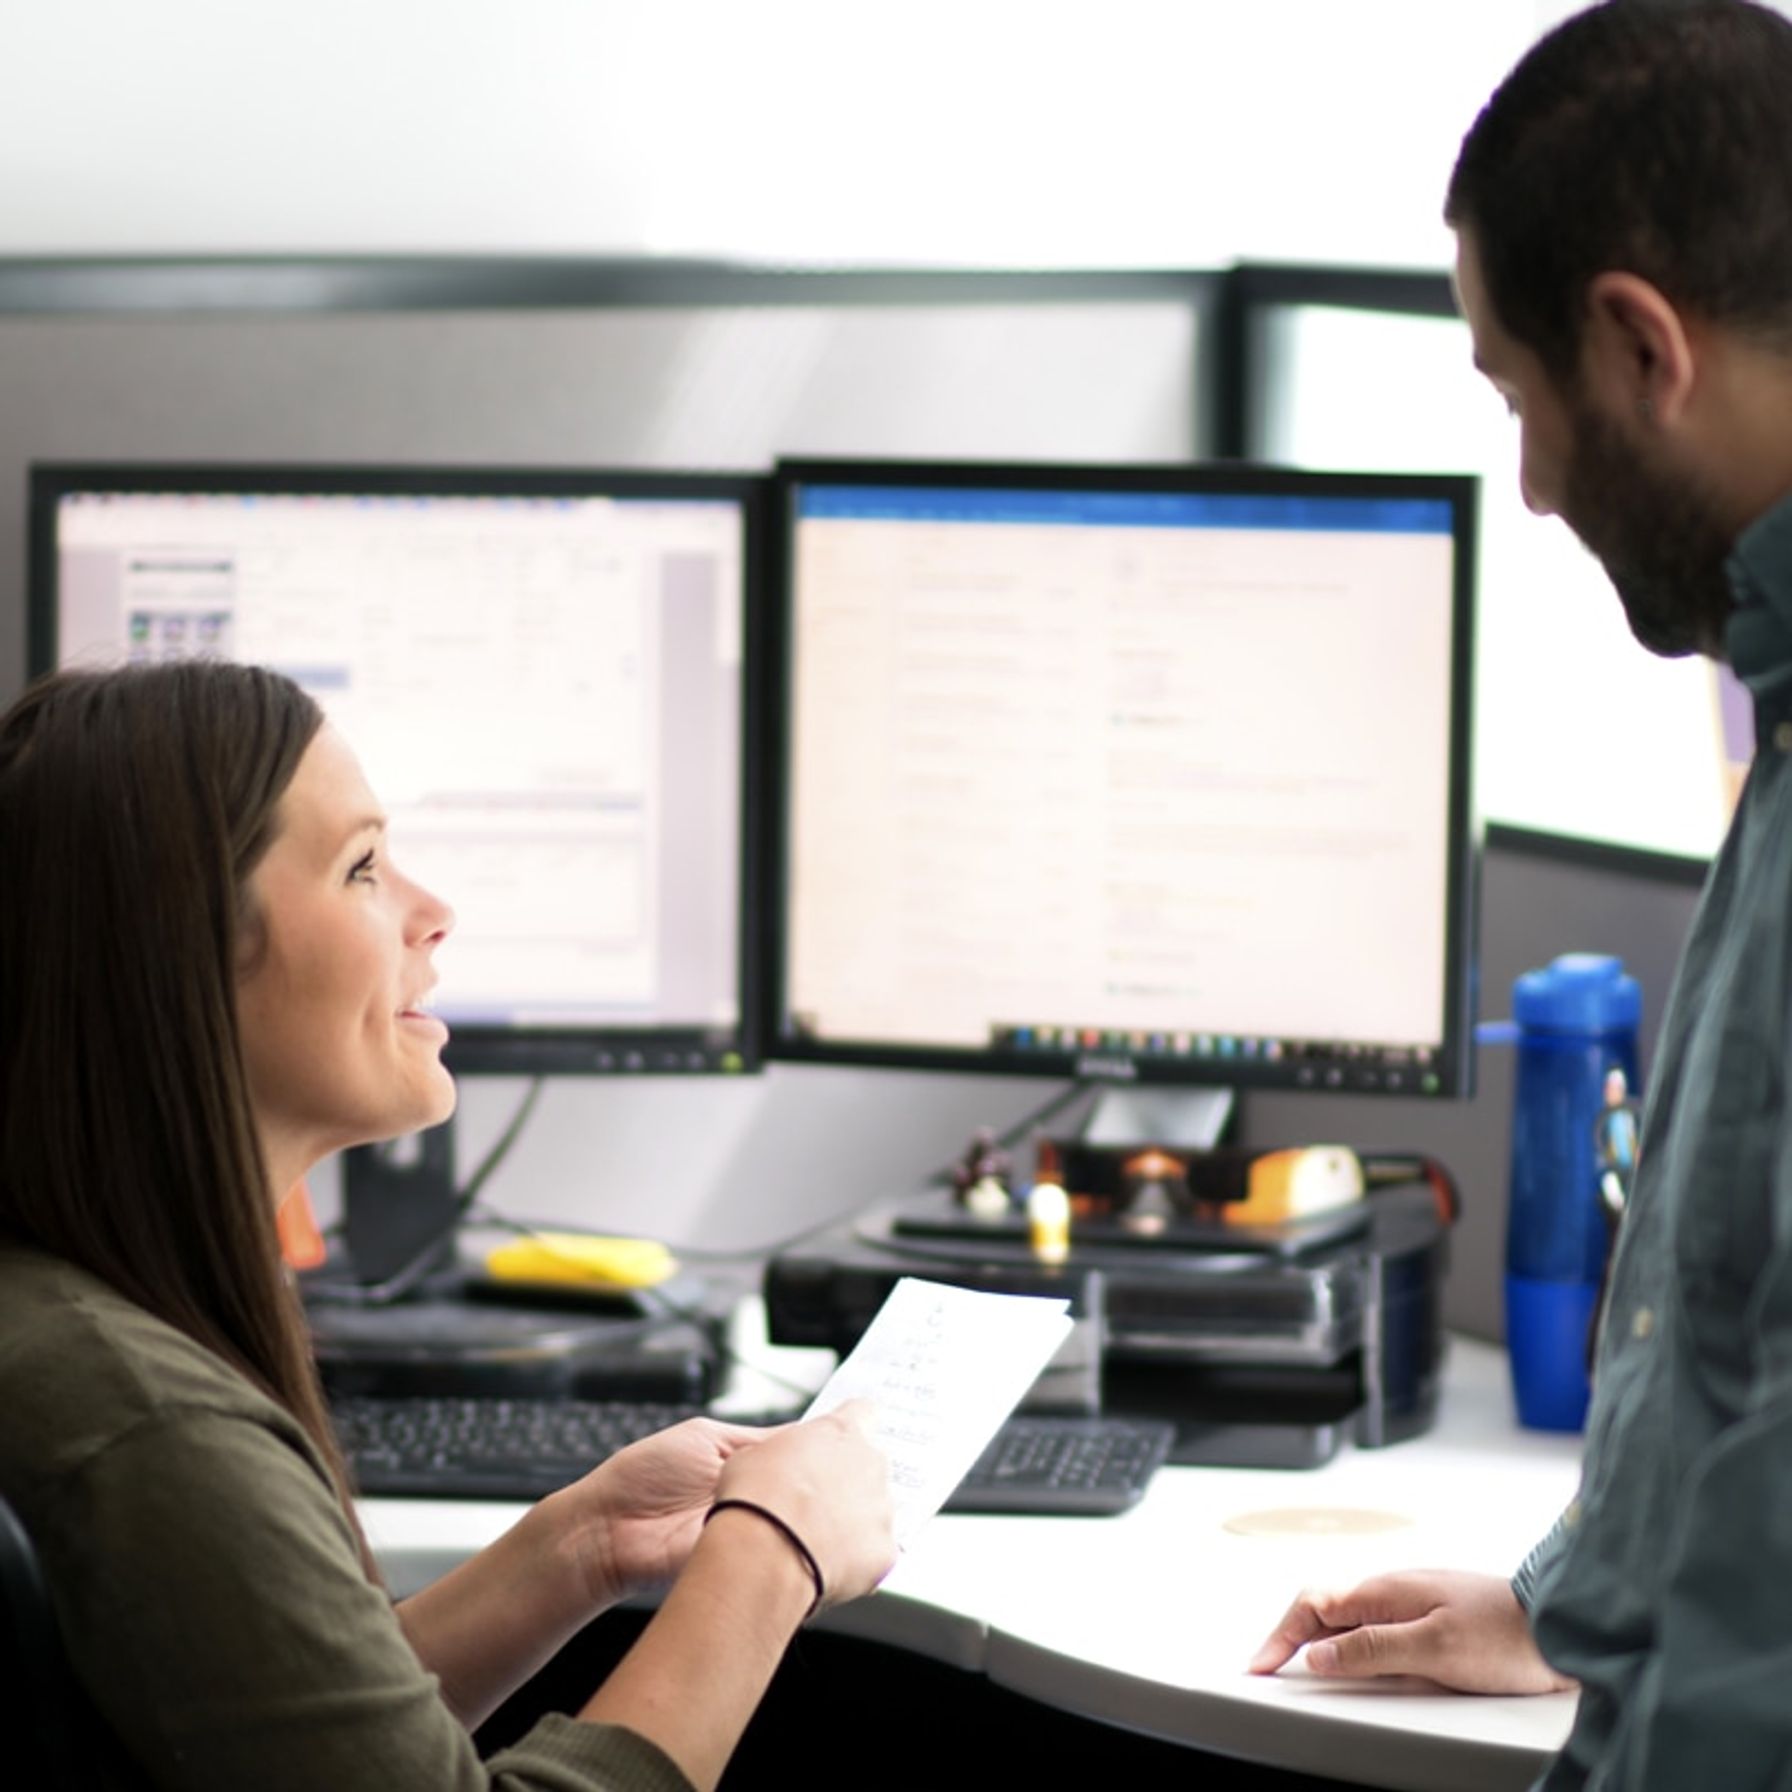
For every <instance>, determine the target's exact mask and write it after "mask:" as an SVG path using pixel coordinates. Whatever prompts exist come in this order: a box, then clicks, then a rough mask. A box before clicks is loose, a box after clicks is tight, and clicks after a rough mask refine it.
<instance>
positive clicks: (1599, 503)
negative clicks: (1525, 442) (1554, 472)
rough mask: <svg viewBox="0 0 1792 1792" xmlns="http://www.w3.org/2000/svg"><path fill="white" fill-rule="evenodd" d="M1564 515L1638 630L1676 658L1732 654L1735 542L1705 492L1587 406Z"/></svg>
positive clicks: (1581, 408)
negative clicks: (1672, 474) (1729, 566)
mask: <svg viewBox="0 0 1792 1792" xmlns="http://www.w3.org/2000/svg"><path fill="white" fill-rule="evenodd" d="M1571 423H1572V428H1573V436H1572V441H1573V447H1572V449H1571V451H1570V454H1569V460H1568V467H1567V472H1566V477H1565V479H1564V484H1563V492H1562V503H1561V507H1560V508H1561V514H1562V520H1563V521H1564V522H1565V523H1567V525H1568V526H1569V528H1571V529H1572V530H1573V531H1574V533H1575V534H1576V535H1578V536H1579V537H1580V539H1581V540H1582V541H1583V542H1584V543H1585V544H1586V545H1587V547H1588V548H1589V549H1591V551H1592V552H1593V554H1594V556H1595V557H1596V558H1597V559H1598V561H1599V563H1600V564H1601V565H1602V566H1603V567H1604V568H1605V571H1606V575H1607V576H1608V577H1609V578H1610V579H1611V582H1612V584H1613V585H1614V586H1615V587H1616V588H1617V593H1618V597H1619V600H1620V601H1621V602H1622V604H1623V605H1624V614H1625V615H1626V616H1627V617H1628V618H1629V621H1630V632H1631V633H1632V634H1633V635H1635V636H1636V638H1637V639H1638V640H1639V641H1640V642H1642V644H1643V645H1644V646H1645V647H1647V648H1648V649H1649V651H1650V652H1651V653H1659V654H1662V655H1664V656H1665V657H1668V658H1678V657H1680V656H1681V655H1684V654H1688V653H1704V654H1709V655H1711V656H1712V657H1713V658H1718V659H1721V658H1722V657H1723V656H1724V626H1725V624H1726V623H1727V622H1728V620H1729V616H1730V611H1731V610H1732V609H1733V608H1734V607H1735V600H1734V598H1733V596H1732V594H1731V591H1730V582H1729V579H1728V578H1727V577H1726V576H1725V573H1724V562H1725V560H1727V559H1728V558H1729V553H1730V546H1731V542H1730V537H1729V534H1728V532H1727V531H1726V530H1725V529H1724V527H1723V526H1722V524H1720V523H1719V522H1718V520H1717V518H1716V515H1715V514H1714V507H1713V505H1712V504H1711V503H1710V502H1709V501H1708V500H1707V499H1706V497H1705V495H1704V494H1703V493H1702V492H1700V491H1698V490H1697V489H1696V488H1691V487H1688V486H1686V485H1685V484H1683V483H1681V482H1679V481H1677V480H1674V479H1671V478H1669V477H1667V476H1666V475H1664V474H1663V473H1662V472H1661V471H1660V469H1659V468H1656V467H1653V466H1651V465H1650V464H1649V463H1648V462H1647V461H1646V460H1645V459H1644V458H1643V456H1642V455H1640V454H1639V453H1638V452H1637V450H1636V447H1635V445H1634V444H1633V443H1632V442H1631V441H1629V440H1628V439H1627V438H1626V437H1625V436H1624V435H1623V433H1622V432H1621V431H1620V430H1619V429H1618V428H1617V427H1616V426H1615V425H1614V424H1612V423H1611V422H1609V421H1608V420H1607V419H1606V418H1605V417H1603V416H1601V415H1600V414H1598V413H1597V412H1595V411H1594V410H1593V408H1592V407H1591V406H1590V405H1588V404H1586V403H1584V402H1579V403H1576V404H1575V405H1574V406H1573V409H1572V412H1571Z"/></svg>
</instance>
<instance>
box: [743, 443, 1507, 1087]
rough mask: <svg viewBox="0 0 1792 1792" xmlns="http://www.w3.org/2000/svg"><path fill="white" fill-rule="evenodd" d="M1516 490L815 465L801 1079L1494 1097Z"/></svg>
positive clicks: (803, 508) (794, 635)
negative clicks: (1504, 546)
mask: <svg viewBox="0 0 1792 1792" xmlns="http://www.w3.org/2000/svg"><path fill="white" fill-rule="evenodd" d="M1475 500H1476V489H1475V483H1474V481H1473V480H1472V479H1468V478H1459V477H1450V476H1442V475H1413V476H1410V477H1408V476H1399V477H1395V476H1385V475H1375V476H1369V475H1320V474H1298V473H1290V472H1287V471H1275V470H1267V469H1261V468H1251V467H1243V466H1230V465H1229V466H1209V467H1184V468H1147V469H1130V470H1129V469H1113V468H1108V469H1098V468H1094V467H1042V466H1022V465H1016V466H1005V467H997V466H969V465H917V464H910V463H883V464H871V463H862V462H858V463H856V462H840V461H836V462H828V461H803V462H789V463H785V464H784V465H783V466H782V467H781V468H780V469H779V476H778V492H777V508H778V517H777V522H776V531H777V535H778V540H779V545H780V548H781V556H782V567H781V571H780V575H779V576H780V585H781V596H780V600H779V602H778V604H777V605H776V611H777V614H778V619H779V625H780V628H781V632H782V636H783V638H782V641H781V643H780V649H779V652H778V654H777V656H776V657H777V659H778V661H779V662H780V678H781V680H782V691H781V704H780V711H781V720H782V723H783V727H784V737H783V743H782V767H781V770H782V776H781V777H780V778H779V779H778V780H777V782H778V785H779V787H780V789H779V798H778V801H779V807H780V810H781V813H780V815H779V817H778V841H779V843H778V847H777V850H776V854H775V859H776V866H777V890H776V896H775V900H774V904H773V919H774V930H775V932H776V934H777V936H778V938H777V945H778V950H777V951H776V953H775V954H774V958H775V967H774V972H773V978H772V990H771V1006H772V1021H771V1030H770V1037H769V1038H768V1041H767V1049H768V1051H770V1052H771V1053H772V1054H773V1055H775V1056H779V1057H789V1058H802V1059H822V1060H831V1061H838V1062H849V1063H850V1062H859V1063H881V1064H912V1065H916V1066H958V1067H964V1068H978V1069H987V1070H999V1071H1003V1072H1012V1071H1027V1070H1037V1071H1040V1072H1044V1073H1050V1074H1053V1075H1059V1076H1062V1075H1067V1074H1077V1075H1088V1076H1096V1077H1108V1078H1114V1079H1117V1080H1121V1081H1141V1082H1186V1083H1196V1084H1201V1083H1205V1084H1217V1085H1234V1086H1236V1085H1250V1084H1253V1083H1255V1084H1275V1085H1283V1086H1293V1087H1311V1088H1332V1089H1353V1090H1378V1091H1383V1092H1387V1093H1398V1094H1437V1095H1448V1094H1458V1093H1465V1092H1466V1091H1467V1088H1468V1086H1469V1078H1470V1070H1471V1053H1470V1047H1469V1040H1468V1030H1469V1027H1470V1024H1471V1015H1470V1000H1469V990H1470V979H1471V974H1472V968H1473V926H1472V900H1473V876H1472V871H1473V856H1472V844H1471V829H1470V788H1469V746H1468V743H1469V738H1470V736H1469V720H1470V718H1469V689H1470V643H1471V640H1472V614H1471V607H1472V569H1473V567H1474V564H1475V555H1474V525H1475Z"/></svg>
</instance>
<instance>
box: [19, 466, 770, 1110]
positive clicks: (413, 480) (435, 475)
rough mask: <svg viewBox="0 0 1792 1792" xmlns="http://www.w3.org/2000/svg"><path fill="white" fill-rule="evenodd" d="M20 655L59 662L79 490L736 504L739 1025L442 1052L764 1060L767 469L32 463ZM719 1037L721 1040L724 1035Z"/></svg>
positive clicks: (543, 1070)
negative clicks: (63, 520)
mask: <svg viewBox="0 0 1792 1792" xmlns="http://www.w3.org/2000/svg"><path fill="white" fill-rule="evenodd" d="M29 484H30V495H29V516H28V569H29V570H28V583H27V591H26V664H27V671H28V675H29V676H31V677H33V678H36V677H39V676H41V675H42V674H44V673H46V672H50V671H53V670H55V669H56V666H57V647H58V643H57V623H58V616H57V598H58V584H59V580H58V573H59V568H58V560H57V513H58V507H59V505H60V504H61V501H62V500H63V499H64V498H66V497H69V496H72V495H74V494H76V493H81V492H116V493H120V494H131V493H137V494H143V493H155V492H182V491H198V492H217V493H220V494H223V495H233V494H237V493H252V494H267V495H270V496H275V495H285V494H291V495H294V496H300V497H305V496H318V495H326V494H330V493H346V494H354V493H360V492H367V493H372V494H376V495H381V496H387V495H394V496H405V495H410V494H415V495H417V496H420V497H480V496H492V497H615V498H622V499H643V498H645V499H652V498H669V499H681V498H683V499H697V500H701V499H712V500H722V501H725V502H731V503H737V504H739V505H740V507H741V514H742V522H743V556H742V568H741V572H742V585H741V601H742V619H741V622H742V627H741V653H742V689H741V739H740V801H741V827H740V858H739V877H740V901H739V912H738V916H737V942H736V949H737V952H738V977H737V984H738V990H737V999H738V1002H739V1008H738V1013H737V1018H736V1021H735V1023H734V1026H733V1028H732V1029H726V1028H716V1027H702V1026H657V1027H647V1028H630V1027H615V1026H607V1025H601V1024H598V1025H585V1026H579V1027H566V1028H553V1027H543V1026H537V1025H531V1024H518V1025H515V1026H508V1025H507V1026H474V1025H470V1024H461V1025H457V1026H456V1028H455V1030H454V1034H453V1037H452V1038H451V1039H450V1041H449V1043H448V1045H447V1047H446V1048H445V1050H444V1052H443V1061H444V1062H445V1063H446V1064H447V1065H448V1067H449V1069H450V1070H451V1071H454V1072H456V1073H462V1072H469V1073H472V1074H475V1075H500V1076H549V1075H551V1076H614V1075H690V1074H701V1073H708V1072H717V1073H726V1074H736V1073H740V1072H750V1071H757V1070H758V1069H759V1068H760V1066H761V1064H762V1062H763V1058H764V1054H763V1049H762V1046H763V1040H762V1034H761V1031H760V1022H761V1017H762V1015H763V1013H764V997H763V994H762V991H761V987H760V985H761V961H760V957H759V947H758V941H759V939H760V937H761V933H762V925H761V921H760V915H759V903H760V890H761V886H762V879H763V871H762V862H763V817H764V815H765V813H766V800H765V790H764V788H763V779H762V775H763V770H764V763H765V760H764V754H763V753H762V752H761V751H760V749H759V742H760V740H761V737H762V733H763V729H764V725H765V724H764V718H763V714H762V709H763V703H764V698H765V677H764V653H765V627H764V618H765V612H766V608H767V605H766V581H765V576H764V575H765V563H766V557H765V539H766V535H767V533H768V530H767V518H768V502H769V481H768V480H767V478H766V476H765V475H764V474H762V473H739V472H726V471H714V472H711V471H701V472H699V471H685V470H665V471H660V470H651V469H641V468H587V467H578V468H572V467H524V466H518V467H473V466H465V465H452V466H450V465H443V466H408V465H407V466H398V465H393V464H389V463H377V464H376V463H368V464H361V463H355V462H330V463H322V462H297V461H295V462H280V463H273V462H263V463H247V462H244V463H233V462H201V461H185V460H183V461H167V462H150V461H135V462H116V461H105V462H101V461H95V462H76V461H55V462H34V463H33V464H32V465H31V468H30V473H29ZM724 1035H725V1036H724Z"/></svg>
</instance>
